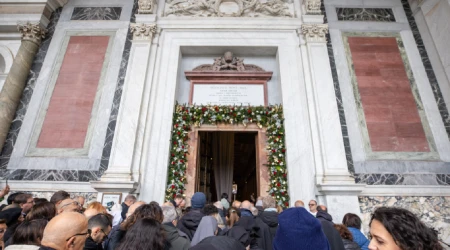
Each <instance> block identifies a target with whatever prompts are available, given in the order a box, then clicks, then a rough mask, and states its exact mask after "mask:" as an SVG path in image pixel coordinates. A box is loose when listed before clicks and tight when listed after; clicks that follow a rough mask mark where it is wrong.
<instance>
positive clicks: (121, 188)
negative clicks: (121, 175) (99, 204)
mask: <svg viewBox="0 0 450 250" xmlns="http://www.w3.org/2000/svg"><path fill="white" fill-rule="evenodd" d="M90 184H91V187H92V188H93V189H95V190H96V191H98V192H101V193H110V192H120V193H131V192H133V191H134V190H136V189H137V187H138V183H137V182H134V181H91V182H90Z"/></svg>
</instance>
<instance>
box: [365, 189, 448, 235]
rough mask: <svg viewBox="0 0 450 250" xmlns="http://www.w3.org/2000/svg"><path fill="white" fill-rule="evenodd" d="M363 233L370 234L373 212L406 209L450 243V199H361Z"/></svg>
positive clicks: (391, 197)
mask: <svg viewBox="0 0 450 250" xmlns="http://www.w3.org/2000/svg"><path fill="white" fill-rule="evenodd" d="M359 203H360V208H361V215H362V217H361V219H362V221H363V231H364V233H365V234H367V233H368V232H369V222H370V217H371V214H372V212H373V211H374V210H375V209H376V208H377V207H381V206H389V207H391V206H393V207H401V208H406V209H408V210H410V211H411V212H413V213H414V214H416V215H417V216H419V218H420V219H421V220H422V221H423V222H425V223H426V224H427V225H428V226H430V227H433V228H434V229H436V230H437V231H438V232H439V238H440V239H441V240H442V241H444V242H445V243H447V244H449V243H450V197H448V196H447V197H431V196H426V197H417V196H384V197H381V196H377V197H367V196H363V197H359Z"/></svg>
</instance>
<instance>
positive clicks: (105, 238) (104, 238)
mask: <svg viewBox="0 0 450 250" xmlns="http://www.w3.org/2000/svg"><path fill="white" fill-rule="evenodd" d="M100 230H102V233H103V234H104V235H105V237H103V240H107V239H108V234H107V233H105V231H103V229H100Z"/></svg>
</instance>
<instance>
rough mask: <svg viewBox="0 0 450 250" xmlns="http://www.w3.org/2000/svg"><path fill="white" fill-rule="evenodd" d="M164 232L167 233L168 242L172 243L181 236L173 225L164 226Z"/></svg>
mask: <svg viewBox="0 0 450 250" xmlns="http://www.w3.org/2000/svg"><path fill="white" fill-rule="evenodd" d="M162 227H163V229H164V231H166V240H167V241H169V242H172V241H174V240H176V239H177V238H178V237H180V235H179V234H178V229H177V228H176V227H175V226H174V225H173V224H172V223H171V222H169V223H164V224H162Z"/></svg>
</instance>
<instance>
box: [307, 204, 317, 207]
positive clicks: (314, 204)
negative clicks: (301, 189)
mask: <svg viewBox="0 0 450 250" xmlns="http://www.w3.org/2000/svg"><path fill="white" fill-rule="evenodd" d="M315 205H316V204H308V206H310V207H312V206H315Z"/></svg>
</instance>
